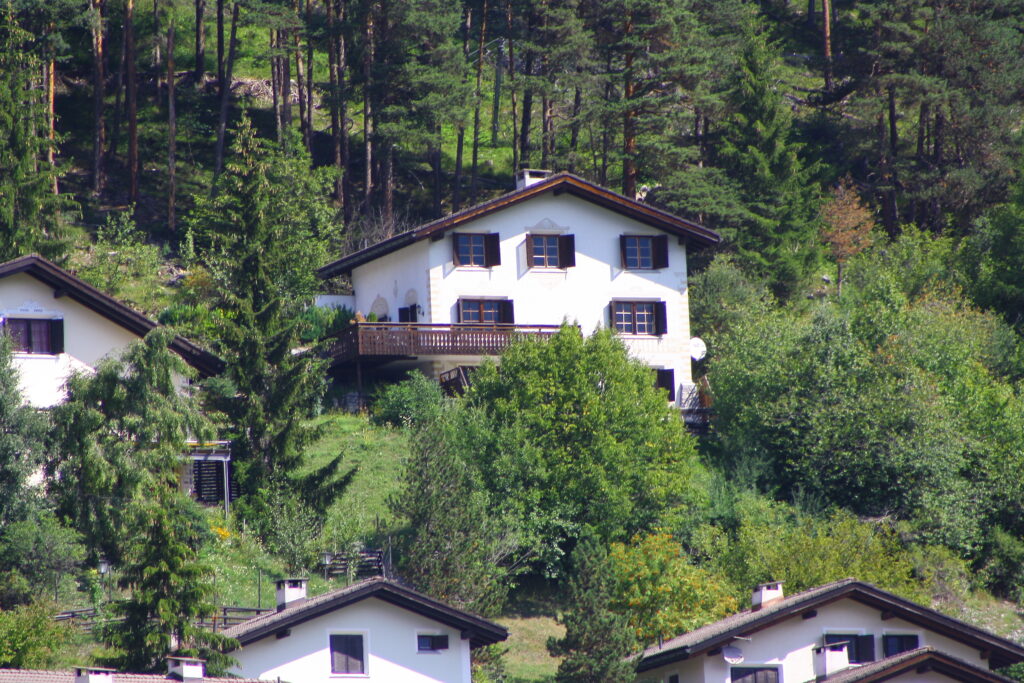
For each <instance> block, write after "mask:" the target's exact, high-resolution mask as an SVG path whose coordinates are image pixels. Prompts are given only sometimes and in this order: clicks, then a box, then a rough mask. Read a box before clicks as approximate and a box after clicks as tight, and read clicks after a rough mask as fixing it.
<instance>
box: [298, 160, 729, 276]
mask: <svg viewBox="0 0 1024 683" xmlns="http://www.w3.org/2000/svg"><path fill="white" fill-rule="evenodd" d="M548 192H550V193H552V194H554V195H561V194H569V195H572V196H574V197H578V198H580V199H583V200H585V201H588V202H591V203H592V204H596V205H598V206H602V207H604V208H606V209H609V210H611V211H615V212H616V213H619V214H621V215H624V216H627V217H629V218H632V219H634V220H636V221H639V222H641V223H645V224H646V225H649V226H651V227H653V228H657V229H659V230H663V231H665V232H667V233H669V234H672V235H676V236H678V237H679V238H680V239H683V240H685V241H686V242H687V244H690V245H693V246H698V247H701V246H710V245H713V244H718V243H719V242H720V241H721V240H722V238H721V236H719V235H718V233H716V232H715V231H713V230H710V229H708V228H705V227H704V226H703V225H700V224H699V223H694V222H693V221H689V220H686V219H685V218H680V217H679V216H675V215H673V214H671V213H668V212H667V211H662V210H661V209H658V208H655V207H653V206H650V205H649V204H645V203H644V202H638V201H636V200H635V199H630V198H629V197H626V196H624V195H621V194H619V193H617V192H612V191H611V190H608V189H606V188H603V187H601V186H599V185H595V184H594V183H591V182H589V181H586V180H584V179H582V178H580V177H578V176H575V175H572V174H571V173H559V174H556V175H553V176H551V177H550V178H548V179H546V180H543V181H541V182H538V183H535V184H533V185H529V186H527V187H524V188H522V189H520V190H516V191H515V192H510V193H508V194H505V195H502V196H501V197H497V198H495V199H492V200H490V201H486V202H483V203H481V204H476V205H475V206H471V207H469V208H467V209H465V210H463V211H459V212H457V213H453V214H451V215H449V216H445V217H444V218H441V219H438V220H436V221H432V222H430V223H426V224H425V225H421V226H420V227H418V228H414V229H412V230H409V231H408V232H403V233H401V234H398V235H395V236H394V237H391V238H388V239H386V240H384V241H383V242H378V243H377V244H374V245H372V246H370V247H367V248H366V249H361V250H360V251H357V252H355V253H354V254H349V255H348V256H345V257H344V258H341V259H338V260H337V261H334V262H333V263H329V264H327V265H326V266H324V267H323V268H320V270H318V271H317V275H319V277H320V278H321V279H324V280H327V279H330V278H332V277H337V276H338V275H345V274H349V273H351V272H352V269H354V268H357V267H359V266H361V265H363V264H366V263H369V262H370V261H373V260H375V259H378V258H380V257H381V256H384V255H386V254H390V253H391V252H393V251H396V250H398V249H401V248H403V247H406V246H408V245H410V244H413V243H414V242H419V241H420V240H423V239H427V238H435V239H436V238H439V237H440V236H442V235H443V234H444V233H445V232H446V231H448V230H451V229H453V228H456V227H458V226H461V225H464V224H466V223H468V222H470V221H473V220H476V219H477V218H482V217H484V216H487V215H490V214H492V213H494V212H496V211H500V210H502V209H505V208H508V207H509V206H513V205H515V204H519V203H520V202H524V201H527V200H529V199H532V198H534V197H537V196H540V195H542V194H545V193H548Z"/></svg>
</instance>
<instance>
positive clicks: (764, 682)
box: [729, 666, 779, 683]
mask: <svg viewBox="0 0 1024 683" xmlns="http://www.w3.org/2000/svg"><path fill="white" fill-rule="evenodd" d="M729 678H730V680H731V681H732V683H779V670H778V669H776V668H768V667H764V668H760V667H753V666H734V667H733V668H732V669H731V670H730V672H729Z"/></svg>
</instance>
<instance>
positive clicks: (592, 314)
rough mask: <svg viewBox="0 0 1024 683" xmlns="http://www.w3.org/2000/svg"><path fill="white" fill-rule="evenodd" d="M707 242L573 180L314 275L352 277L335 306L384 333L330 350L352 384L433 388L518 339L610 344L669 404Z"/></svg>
mask: <svg viewBox="0 0 1024 683" xmlns="http://www.w3.org/2000/svg"><path fill="white" fill-rule="evenodd" d="M718 241H719V237H718V235H717V234H715V233H714V232H712V231H710V230H708V229H706V228H704V227H702V226H700V225H698V224H696V223H692V222H690V221H686V220H684V219H682V218H679V217H677V216H672V215H670V214H667V213H665V212H663V211H659V210H657V209H655V208H653V207H650V206H647V205H645V204H643V203H642V202H638V201H635V200H632V199H628V198H626V197H623V196H621V195H618V194H616V193H614V192H610V191H608V190H605V189H603V188H600V187H598V186H596V185H593V184H591V183H589V182H587V181H584V180H582V179H580V178H577V177H575V176H572V175H570V174H558V175H555V176H551V177H548V178H544V179H540V180H537V181H536V182H533V183H532V184H531V183H530V182H529V181H528V180H526V179H522V180H521V182H520V184H519V188H518V189H517V190H516V191H515V192H512V193H510V194H508V195H505V196H503V197H499V198H497V199H495V200H491V201H489V202H485V203H483V204H479V205H477V206H474V207H471V208H469V209H466V210H465V211H462V212H459V213H457V214H453V215H452V216H448V217H446V218H444V219H441V220H439V221H434V222H433V223H428V224H427V225H424V226H421V227H419V228H416V229H414V230H411V231H409V232H406V233H402V234H400V235H397V236H395V237H393V238H391V239H389V240H386V241H384V242H381V243H379V244H376V245H373V246H371V247H369V248H367V249H363V250H362V251H359V252H356V253H355V254H352V255H350V256H347V257H345V258H343V259H340V260H338V261H335V262H334V263H331V264H329V265H327V266H325V267H324V268H322V269H320V271H319V275H320V276H321V277H322V278H325V279H328V278H332V277H336V276H339V275H348V276H349V277H350V278H351V283H352V289H353V293H352V295H351V296H347V297H334V298H332V300H331V302H330V303H332V304H334V305H346V306H349V307H350V308H351V309H352V310H354V311H358V312H360V313H362V314H363V315H365V316H367V317H370V318H371V319H374V320H376V321H379V322H373V323H361V324H358V325H354V326H353V327H352V328H350V329H349V330H346V331H345V332H344V333H342V335H341V337H340V338H339V343H338V346H337V347H336V351H335V360H336V361H337V363H338V364H339V365H343V366H347V367H349V368H354V370H355V371H356V372H357V373H359V372H363V371H366V370H367V369H370V368H379V367H382V366H385V365H387V366H390V367H395V368H400V369H409V368H414V367H415V368H418V369H420V370H422V371H424V372H425V373H426V374H428V375H429V376H433V377H441V376H443V375H444V374H445V373H446V372H450V371H452V370H454V369H456V368H458V367H460V366H473V365H477V364H479V363H480V361H481V359H482V358H483V357H485V356H488V355H496V354H498V353H500V351H501V349H502V348H503V347H504V346H505V345H506V344H507V343H508V341H509V340H510V339H511V338H512V337H513V336H514V335H519V334H526V335H534V336H544V335H548V334H552V333H553V332H554V331H556V330H557V329H558V327H559V326H560V325H561V324H562V323H563V322H567V323H570V324H575V325H578V326H579V327H580V328H581V329H582V331H583V332H584V333H587V334H589V333H591V332H593V331H594V330H595V329H597V328H599V327H612V328H614V329H616V330H617V331H618V333H619V334H620V336H621V338H622V339H623V341H624V342H625V343H626V346H627V347H628V348H629V350H630V352H631V354H632V355H633V356H634V357H636V358H639V359H641V360H643V361H644V362H645V363H647V364H648V365H650V366H651V367H653V368H656V369H657V370H659V373H658V377H659V384H660V385H662V386H664V387H665V388H667V389H668V390H669V392H670V394H671V395H672V396H675V395H677V394H679V393H680V390H681V389H684V388H685V387H690V386H692V384H693V381H692V377H691V370H690V324H689V303H688V289H687V288H688V283H687V253H688V249H693V248H698V247H702V246H706V245H710V244H715V243H717V242H718Z"/></svg>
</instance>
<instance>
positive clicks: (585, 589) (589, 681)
mask: <svg viewBox="0 0 1024 683" xmlns="http://www.w3.org/2000/svg"><path fill="white" fill-rule="evenodd" d="M572 564H573V575H572V578H571V579H570V580H569V605H571V607H570V609H569V610H568V611H567V612H565V613H564V614H563V615H562V617H561V619H560V621H561V622H562V624H563V625H564V626H565V637H564V638H561V639H557V640H556V639H555V638H550V639H549V640H548V651H549V652H550V653H551V655H552V656H554V657H565V659H563V660H562V663H561V664H560V665H559V666H558V673H557V675H556V676H555V680H556V681H558V683H619V682H620V681H628V680H632V679H633V676H634V667H633V664H632V663H631V662H629V661H628V660H627V659H626V657H627V656H628V655H629V654H630V653H631V652H632V651H633V648H634V647H636V642H635V639H634V638H633V635H632V633H631V630H630V628H629V625H628V624H627V622H626V618H625V616H623V615H621V614H618V613H616V612H614V611H612V609H611V608H610V607H609V605H610V604H611V602H612V598H613V593H614V581H615V579H614V576H613V574H612V569H611V564H610V563H609V561H608V552H607V550H605V548H604V546H603V545H601V542H600V541H599V540H598V539H597V537H596V536H592V535H591V536H586V537H584V538H583V539H582V540H581V541H580V543H579V545H577V546H576V549H575V550H574V551H573V554H572Z"/></svg>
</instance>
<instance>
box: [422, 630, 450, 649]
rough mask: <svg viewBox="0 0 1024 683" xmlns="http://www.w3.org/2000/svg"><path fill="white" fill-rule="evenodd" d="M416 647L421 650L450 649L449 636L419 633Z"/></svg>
mask: <svg viewBox="0 0 1024 683" xmlns="http://www.w3.org/2000/svg"><path fill="white" fill-rule="evenodd" d="M416 649H417V650H418V651H419V652H437V651H439V650H447V649H448V636H433V635H422V634H421V635H417V636H416Z"/></svg>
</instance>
